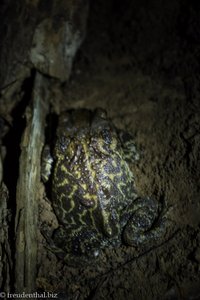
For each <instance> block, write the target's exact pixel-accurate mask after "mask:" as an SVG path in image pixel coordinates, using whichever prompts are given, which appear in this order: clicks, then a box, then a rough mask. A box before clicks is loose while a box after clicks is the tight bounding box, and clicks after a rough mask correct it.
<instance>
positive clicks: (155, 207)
mask: <svg viewBox="0 0 200 300" xmlns="http://www.w3.org/2000/svg"><path fill="white" fill-rule="evenodd" d="M127 214H128V215H129V219H128V222H127V223H126V225H125V228H124V231H123V240H124V242H125V243H126V244H127V245H130V246H133V247H135V248H143V247H145V248H146V246H147V247H149V246H150V247H152V246H157V245H159V243H162V242H163V241H164V240H165V239H166V238H167V237H169V232H170V231H171V230H170V228H171V225H172V221H171V220H170V218H169V217H168V211H167V212H166V211H165V209H164V208H162V209H161V207H160V205H159V203H158V202H157V201H155V200H153V199H150V198H143V199H142V198H137V199H136V200H135V201H134V202H133V204H132V207H129V210H128V212H127Z"/></svg>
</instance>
